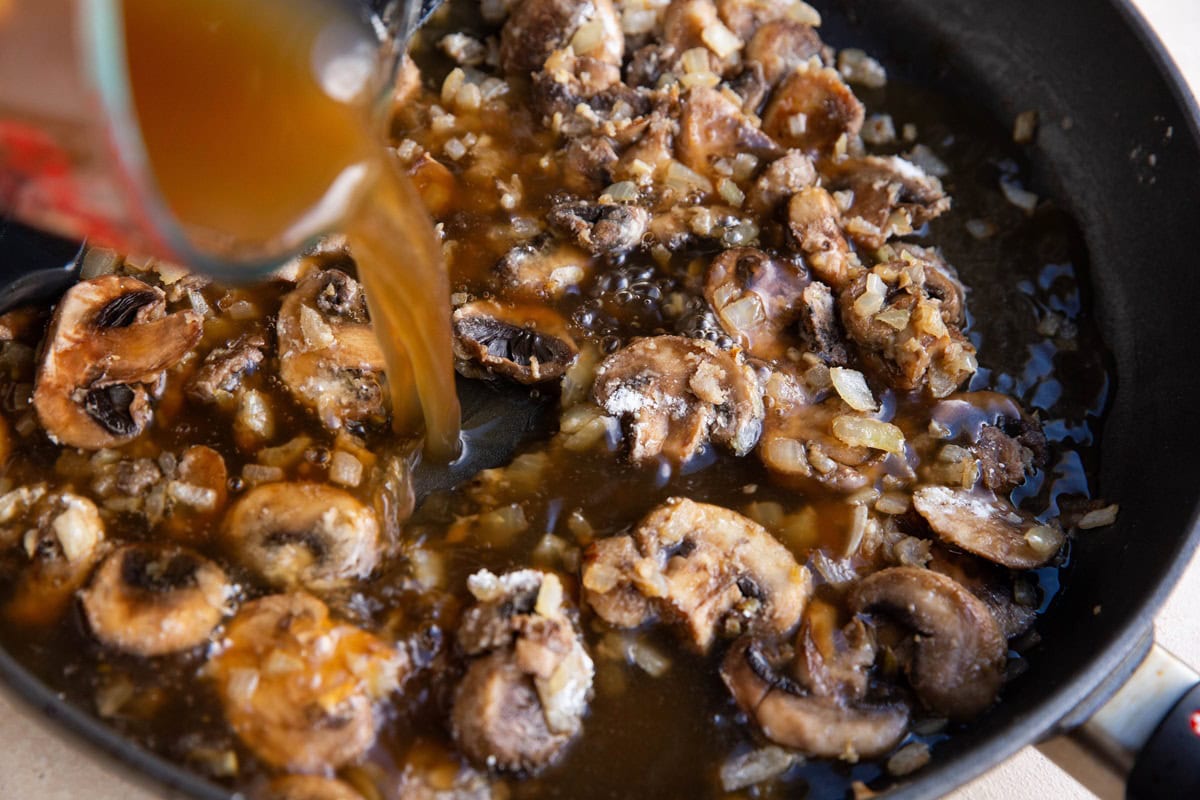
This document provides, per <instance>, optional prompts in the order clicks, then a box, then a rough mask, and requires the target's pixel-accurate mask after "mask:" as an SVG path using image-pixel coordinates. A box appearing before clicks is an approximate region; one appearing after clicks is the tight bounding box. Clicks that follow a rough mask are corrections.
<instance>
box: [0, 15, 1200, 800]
mask: <svg viewBox="0 0 1200 800" xmlns="http://www.w3.org/2000/svg"><path fill="white" fill-rule="evenodd" d="M840 5H841V6H842V10H843V11H844V12H845V19H840V18H839V17H841V15H840V14H837V13H829V14H827V17H828V27H829V33H828V38H829V39H830V40H831V41H835V42H837V43H839V44H841V45H849V44H862V45H863V46H865V47H866V48H867V49H868V50H869V51H871V52H873V53H875V54H878V55H880V56H881V57H883V59H884V60H885V61H886V62H887V63H888V64H889V65H893V67H894V68H896V69H898V70H899V71H901V72H908V73H909V74H910V75H911V76H912V77H915V78H916V79H918V80H919V81H920V82H922V83H926V84H931V85H933V86H935V87H936V88H938V89H939V90H940V91H942V92H945V93H947V94H949V95H951V96H961V97H969V98H970V102H971V103H973V104H978V103H980V102H981V101H982V102H983V103H985V104H987V105H988V106H989V109H990V111H991V112H992V113H993V114H994V116H995V117H996V118H997V119H999V120H1000V121H1001V122H1003V123H1005V124H1006V123H1007V122H1009V121H1011V119H1012V117H1013V116H1014V115H1015V114H1016V113H1017V112H1019V111H1022V110H1025V109H1028V108H1036V109H1038V110H1039V111H1040V113H1041V117H1042V120H1043V124H1042V126H1041V129H1040V130H1041V132H1040V134H1039V140H1038V147H1037V148H1036V149H1035V151H1034V155H1033V162H1034V163H1033V166H1034V170H1035V172H1034V176H1035V180H1034V186H1035V188H1037V187H1039V186H1040V187H1041V188H1043V189H1045V190H1048V191H1049V193H1051V194H1053V195H1055V196H1056V197H1057V198H1058V200H1059V201H1060V202H1061V203H1062V204H1064V205H1066V206H1067V207H1068V208H1069V209H1070V210H1071V211H1072V212H1073V213H1074V215H1075V216H1076V218H1077V219H1078V220H1079V221H1080V223H1081V226H1082V228H1083V230H1084V234H1085V238H1086V242H1087V246H1088V250H1089V253H1090V261H1091V277H1092V281H1093V288H1094V293H1095V297H1094V299H1093V303H1092V307H1093V308H1094V309H1095V311H1096V313H1097V315H1098V317H1099V320H1100V324H1101V327H1102V329H1103V330H1104V331H1105V336H1106V339H1107V344H1108V347H1109V349H1110V350H1111V351H1112V353H1113V355H1114V357H1115V361H1116V365H1115V368H1116V374H1117V375H1118V384H1117V386H1116V387H1115V393H1114V395H1113V403H1112V406H1111V410H1110V413H1109V417H1108V421H1107V425H1106V430H1105V434H1104V440H1103V442H1104V448H1103V452H1102V465H1101V482H1100V485H1099V487H1098V493H1099V494H1100V495H1101V496H1104V497H1106V498H1109V499H1111V500H1114V501H1117V502H1119V503H1121V506H1122V513H1121V518H1120V521H1119V523H1118V525H1117V526H1116V527H1115V528H1113V529H1110V530H1107V531H1104V532H1098V533H1093V534H1092V535H1090V536H1088V537H1087V538H1086V539H1084V540H1083V541H1081V542H1080V543H1079V544H1078V546H1077V547H1076V549H1075V551H1074V557H1073V560H1074V566H1073V567H1072V568H1071V574H1070V576H1069V580H1068V581H1067V588H1066V589H1065V590H1064V591H1063V592H1062V594H1061V595H1060V597H1059V600H1058V601H1057V602H1056V604H1055V605H1054V607H1053V608H1052V610H1051V612H1050V613H1049V614H1048V615H1047V616H1046V617H1045V618H1044V619H1043V621H1042V623H1041V626H1040V630H1041V632H1042V635H1043V637H1044V639H1045V640H1046V642H1047V643H1048V645H1047V646H1046V647H1045V648H1044V649H1043V652H1042V653H1041V654H1040V655H1039V657H1038V658H1036V659H1034V661H1033V665H1032V668H1031V670H1030V672H1029V673H1027V674H1026V676H1025V677H1024V678H1023V679H1022V680H1021V681H1020V682H1018V683H1017V684H1014V686H1013V687H1012V688H1010V690H1009V691H1007V692H1006V699H1005V702H1004V703H1003V704H1001V705H1000V706H999V707H998V708H997V709H995V710H994V711H993V712H991V713H990V715H988V716H987V717H986V718H985V719H983V720H981V721H980V722H979V723H978V724H977V725H975V726H973V728H972V730H971V731H969V732H966V733H963V734H960V735H959V736H957V737H955V738H954V739H952V740H951V741H950V742H948V743H946V744H945V745H943V746H941V747H940V748H939V751H938V758H937V759H936V760H935V762H934V763H933V764H931V765H930V767H928V768H927V769H926V770H924V771H923V772H922V773H921V776H920V779H919V780H914V781H912V782H911V783H910V784H908V785H907V786H902V787H899V788H898V790H897V791H896V792H894V793H893V795H894V796H935V795H938V794H941V793H943V792H945V791H947V790H948V789H950V788H951V787H953V786H955V785H958V784H960V783H962V782H963V781H965V780H967V779H969V778H970V777H972V776H974V775H975V774H977V773H979V772H981V771H983V770H984V769H986V768H987V767H988V766H991V765H992V764H994V763H996V762H998V761H999V760H1001V759H1003V758H1005V757H1007V756H1008V755H1010V754H1011V753H1012V752H1014V751H1015V750H1017V749H1018V748H1019V747H1020V746H1022V745H1023V744H1024V743H1026V742H1028V741H1030V740H1032V739H1034V738H1036V737H1037V736H1039V735H1041V734H1042V733H1044V732H1046V731H1048V730H1050V729H1052V728H1053V727H1054V726H1055V724H1056V722H1057V721H1058V720H1059V719H1060V718H1061V717H1063V716H1064V715H1067V714H1068V712H1070V711H1071V710H1072V709H1073V708H1074V707H1075V706H1076V705H1078V704H1079V703H1080V702H1081V701H1083V700H1085V698H1086V697H1087V696H1088V694H1089V693H1090V692H1091V691H1092V690H1093V689H1094V688H1095V687H1096V686H1097V685H1098V684H1099V683H1100V682H1101V680H1102V679H1103V678H1104V677H1105V676H1106V675H1107V674H1108V673H1110V672H1113V671H1114V670H1119V668H1120V664H1121V662H1122V660H1123V659H1124V657H1125V656H1126V655H1127V654H1128V653H1129V652H1130V651H1131V650H1132V649H1133V648H1134V647H1136V645H1137V644H1138V643H1139V642H1141V641H1142V638H1143V635H1144V632H1145V631H1146V629H1147V626H1148V624H1149V619H1150V616H1151V615H1152V613H1153V611H1154V609H1156V608H1157V606H1158V604H1159V603H1160V602H1161V600H1162V598H1163V596H1164V595H1165V593H1166V591H1167V590H1168V589H1169V586H1170V584H1171V583H1172V582H1173V578H1174V577H1175V575H1177V573H1178V570H1179V569H1181V568H1182V566H1183V563H1184V561H1186V556H1187V554H1188V553H1190V551H1191V549H1192V546H1193V545H1194V543H1195V536H1194V535H1191V536H1189V535H1188V532H1189V531H1192V522H1193V515H1194V506H1195V489H1194V487H1196V486H1200V466H1197V465H1195V464H1193V463H1190V462H1189V460H1188V456H1189V455H1190V454H1191V453H1193V452H1195V451H1196V450H1197V446H1198V445H1200V431H1198V430H1197V429H1196V427H1195V426H1194V425H1189V424H1188V422H1189V419H1190V418H1189V414H1190V413H1191V412H1190V407H1189V403H1188V401H1189V400H1190V399H1191V398H1192V397H1193V396H1194V390H1195V389H1196V388H1198V387H1200V378H1197V377H1196V376H1195V375H1194V374H1190V373H1189V371H1188V367H1189V358H1188V355H1189V343H1188V341H1187V339H1186V335H1185V333H1184V332H1186V331H1188V330H1189V329H1190V326H1189V325H1188V323H1189V322H1190V320H1191V315H1190V309H1191V307H1192V306H1195V305H1197V301H1200V297H1196V295H1197V294H1198V293H1200V289H1198V288H1197V287H1196V286H1195V284H1194V283H1192V282H1189V280H1188V278H1189V274H1188V272H1189V269H1190V266H1191V263H1190V258H1189V256H1190V255H1191V253H1190V250H1191V248H1189V247H1188V244H1190V242H1189V237H1188V234H1189V233H1190V231H1189V223H1191V226H1190V227H1192V228H1197V227H1200V226H1198V223H1200V213H1198V212H1197V211H1196V210H1195V209H1196V204H1195V203H1194V201H1193V194H1194V193H1195V191H1196V187H1198V186H1200V146H1198V143H1197V130H1196V113H1195V108H1194V105H1191V106H1189V104H1188V101H1186V100H1184V99H1183V97H1182V96H1181V95H1180V94H1179V92H1178V90H1177V89H1176V88H1173V86H1172V84H1171V80H1172V78H1171V77H1170V76H1169V74H1168V72H1169V70H1168V69H1167V68H1166V67H1165V66H1164V61H1163V58H1162V56H1161V54H1160V52H1159V51H1158V50H1157V49H1156V47H1157V46H1156V45H1154V44H1152V43H1151V44H1147V42H1150V40H1149V38H1148V37H1147V35H1146V34H1145V32H1144V29H1143V28H1141V27H1140V26H1141V23H1140V22H1139V21H1137V20H1136V19H1134V17H1133V16H1132V14H1131V12H1129V11H1128V9H1127V8H1125V7H1124V6H1119V7H1115V6H1113V5H1109V4H1108V3H1104V2H1099V1H1097V2H1091V3H1088V4H1087V5H1088V9H1087V11H1086V12H1083V11H1081V10H1080V9H1079V8H1078V7H1075V4H1072V7H1071V8H1067V7H1065V4H1054V5H1052V6H1051V7H1049V8H1044V7H1042V4H1040V3H1037V2H1034V1H1033V0H1020V2H1011V3H1006V4H994V3H992V4H989V3H982V2H972V3H963V2H961V0H960V2H954V1H953V0H905V1H901V2H897V1H896V0H892V1H891V2H888V1H887V0H843V1H842V2H841V4H840ZM1175 85H1176V86H1177V85H1178V81H1177V79H1175ZM1065 117H1070V118H1071V120H1072V122H1073V125H1072V126H1071V128H1070V130H1064V129H1063V127H1062V126H1061V125H1060V124H1057V123H1058V122H1059V121H1061V120H1062V119H1063V118H1065ZM1168 130H1170V134H1168ZM1151 154H1153V155H1154V156H1155V158H1156V161H1155V163H1154V164H1153V165H1151V164H1150V163H1149V161H1148V158H1149V156H1150V155H1151ZM1172 337H1173V338H1172ZM1193 533H1194V532H1193ZM1118 576H1119V577H1118ZM1096 606H1099V607H1100V613H1099V614H1098V615H1093V613H1092V612H1093V609H1094V608H1095V607H1096ZM0 672H3V673H5V674H6V676H7V677H9V678H10V681H11V682H13V683H14V684H15V686H16V688H17V689H18V691H19V692H21V693H22V694H23V695H25V696H26V697H27V698H30V699H32V700H34V702H36V703H37V704H38V705H40V706H42V707H43V708H46V709H48V710H49V711H51V713H53V714H55V715H56V716H60V717H62V718H64V719H65V720H66V721H67V722H68V724H69V725H70V726H71V727H73V728H75V729H76V730H78V731H80V732H83V733H84V734H85V735H87V736H88V737H89V738H90V739H92V740H93V741H94V742H96V743H99V744H101V745H102V746H103V747H104V748H105V749H106V750H108V751H110V752H113V753H116V754H117V755H119V756H121V757H122V758H124V759H126V760H128V761H131V762H133V764H134V765H135V766H136V767H138V768H139V769H141V770H143V771H145V772H147V773H148V774H150V775H151V776H152V777H154V778H157V779H159V780H163V781H165V782H167V783H168V784H170V785H173V786H175V787H177V788H179V789H182V790H184V791H186V792H187V793H189V794H192V795H194V796H197V797H223V796H225V793H224V792H223V791H221V790H218V789H216V788H215V787H213V786H211V785H209V784H206V783H203V782H201V781H200V780H199V779H197V778H196V777H195V776H193V775H191V774H189V773H186V772H183V771H182V770H180V769H179V768H177V767H175V766H173V765H170V764H168V763H166V762H163V761H161V760H159V759H157V758H156V757H154V756H149V755H147V754H145V753H144V752H142V751H140V750H138V749H136V748H134V747H133V746H132V745H129V744H128V743H126V742H124V741H123V740H121V739H119V738H116V737H115V736H114V735H113V734H112V733H110V732H109V731H108V730H107V729H106V728H104V727H103V726H101V725H99V724H98V723H96V722H94V721H93V720H91V718H90V717H87V716H86V715H84V714H82V713H81V712H79V711H77V710H76V709H74V708H66V707H64V706H63V705H62V704H61V703H60V702H58V701H57V700H56V699H55V698H54V696H53V695H52V694H51V693H50V692H49V691H47V690H46V689H45V688H44V687H42V686H40V685H39V684H36V683H34V682H33V681H32V680H31V679H30V678H29V677H28V676H27V675H26V674H25V673H24V672H23V670H21V669H20V668H19V667H17V666H16V665H15V664H14V663H13V662H11V661H10V660H9V659H8V656H7V654H4V653H0Z"/></svg>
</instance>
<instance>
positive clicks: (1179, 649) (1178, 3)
mask: <svg viewBox="0 0 1200 800" xmlns="http://www.w3.org/2000/svg"><path fill="white" fill-rule="evenodd" d="M1134 4H1135V5H1136V6H1138V7H1139V8H1140V9H1141V11H1142V12H1143V13H1144V14H1145V16H1146V17H1147V19H1149V20H1150V23H1151V24H1152V25H1153V27H1154V28H1155V30H1156V31H1157V32H1158V33H1159V35H1160V36H1161V38H1162V39H1163V41H1164V42H1165V43H1166V45H1167V48H1168V49H1169V50H1170V51H1171V53H1172V55H1173V56H1174V58H1175V60H1176V63H1177V64H1178V65H1179V67H1180V69H1181V70H1182V71H1183V73H1184V75H1185V76H1186V77H1187V78H1188V80H1189V82H1190V83H1191V86H1192V87H1193V91H1196V92H1197V93H1198V94H1200V47H1198V46H1197V43H1200V1H1198V0H1135V3H1134ZM1198 189H1200V187H1198ZM1198 606H1200V558H1197V559H1193V561H1192V563H1191V564H1190V565H1189V567H1188V569H1187V571H1186V572H1185V573H1184V575H1183V579H1182V580H1181V581H1180V583H1179V585H1178V587H1177V588H1176V589H1175V591H1174V593H1173V594H1172V595H1171V597H1170V599H1169V600H1168V601H1167V603H1166V605H1165V606H1164V608H1163V610H1162V612H1161V613H1160V614H1159V616H1158V618H1157V629H1158V640H1159V643H1160V644H1162V645H1164V646H1165V647H1166V648H1167V649H1168V650H1170V651H1172V652H1173V653H1175V654H1176V655H1177V656H1179V657H1180V658H1182V659H1183V660H1184V661H1186V662H1187V663H1189V664H1190V665H1191V666H1192V667H1193V668H1195V669H1198V670H1200V614H1197V613H1196V608H1197V607H1198ZM162 796H163V793H161V792H157V791H150V790H147V789H146V788H145V787H144V786H142V785H141V784H134V783H131V782H130V781H129V780H128V779H127V778H125V777H123V776H122V774H121V773H120V772H119V771H117V770H116V769H114V767H113V765H112V764H110V763H108V762H107V761H103V760H98V759H94V758H92V757H90V756H87V755H83V754H81V751H80V750H79V749H77V748H75V747H74V742H73V741H67V740H64V738H63V736H62V734H61V732H60V731H59V730H58V728H56V727H55V726H54V725H52V724H50V723H49V722H47V721H46V720H45V719H43V718H41V717H40V716H39V715H38V714H36V713H33V712H31V711H30V710H29V709H27V708H25V707H24V706H23V705H16V706H14V705H13V704H12V703H10V702H9V701H8V700H7V699H6V698H5V697H4V696H3V695H0V800H17V798H20V799H21V800H75V799H76V798H88V800H154V798H158V797H162ZM951 797H952V798H953V800H993V799H994V800H1025V799H1026V798H1027V799H1028V800H1035V798H1036V799H1037V800H1041V798H1046V797H1053V798H1056V800H1083V799H1084V798H1092V797H1095V795H1093V794H1092V793H1091V792H1089V791H1087V790H1086V789H1084V788H1083V787H1082V786H1081V785H1079V784H1078V783H1076V782H1075V781H1074V780H1073V779H1072V778H1071V777H1070V776H1069V775H1067V774H1066V773H1065V772H1063V771H1062V770H1060V769H1059V768H1058V767H1057V766H1055V765H1054V764H1053V763H1052V762H1050V761H1049V760H1048V759H1047V758H1046V757H1045V756H1043V755H1042V754H1041V753H1040V752H1039V751H1038V750H1036V749H1034V748H1033V747H1026V748H1025V749H1024V750H1021V751H1020V752H1019V753H1017V755H1016V756H1014V757H1013V758H1011V759H1010V760H1009V761H1007V762H1005V763H1004V764H1001V765H1000V766H998V767H996V768H995V769H993V770H992V771H991V772H988V773H987V774H985V775H984V776H982V777H980V778H979V779H977V780H975V781H974V782H972V783H970V784H968V785H967V786H965V787H963V788H962V789H960V790H958V791H957V792H955V793H954V794H953V795H952V796H951Z"/></svg>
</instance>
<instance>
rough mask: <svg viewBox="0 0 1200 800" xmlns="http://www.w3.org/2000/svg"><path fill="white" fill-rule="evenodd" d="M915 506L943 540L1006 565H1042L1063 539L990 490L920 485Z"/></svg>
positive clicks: (914, 502) (1030, 566) (1059, 531)
mask: <svg viewBox="0 0 1200 800" xmlns="http://www.w3.org/2000/svg"><path fill="white" fill-rule="evenodd" d="M913 508H915V509H916V510H917V513H919V514H920V515H921V516H922V517H924V518H925V521H926V522H928V523H929V527H930V528H932V529H933V532H934V533H936V534H937V535H938V538H940V539H941V540H942V541H944V542H946V543H947V544H951V545H954V546H955V547H960V548H962V549H963V550H966V551H967V552H969V553H974V554H975V555H977V556H981V557H983V558H986V559H987V560H988V561H993V562H995V563H997V564H1001V565H1003V566H1005V567H1008V568H1009V569H1033V568H1035V567H1041V566H1044V565H1045V564H1047V563H1048V562H1049V561H1050V559H1052V558H1054V556H1055V555H1056V554H1057V553H1058V551H1059V549H1060V548H1061V547H1062V545H1063V542H1064V541H1066V537H1065V536H1063V533H1062V531H1061V530H1059V529H1058V528H1057V527H1055V526H1053V525H1042V524H1040V523H1039V522H1038V521H1037V520H1036V519H1034V518H1033V517H1032V516H1031V515H1030V514H1028V513H1026V512H1024V511H1022V510H1020V509H1019V508H1016V507H1015V506H1013V505H1012V504H1011V503H1009V502H1008V501H1006V500H1002V499H1000V498H998V497H996V496H995V495H993V494H992V493H991V492H985V491H972V490H970V489H952V488H950V487H948V486H923V487H921V488H920V489H918V490H917V491H915V492H913Z"/></svg>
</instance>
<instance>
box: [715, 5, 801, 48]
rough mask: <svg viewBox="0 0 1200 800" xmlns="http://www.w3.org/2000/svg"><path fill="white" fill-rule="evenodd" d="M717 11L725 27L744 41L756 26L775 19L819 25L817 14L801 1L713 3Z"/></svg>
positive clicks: (748, 38)
mask: <svg viewBox="0 0 1200 800" xmlns="http://www.w3.org/2000/svg"><path fill="white" fill-rule="evenodd" d="M717 11H718V12H719V13H720V15H721V19H722V20H724V22H725V24H726V25H728V26H729V27H730V29H731V30H733V32H734V33H736V34H737V35H738V36H740V37H741V38H742V39H744V40H746V41H749V40H750V39H752V38H753V37H754V33H755V31H757V30H758V29H759V28H760V27H762V26H763V25H766V24H767V23H769V22H775V21H776V20H785V19H786V20H794V21H796V22H802V23H804V24H806V25H812V26H817V25H820V24H821V17H820V15H819V14H817V12H816V10H815V9H814V8H813V7H812V6H810V5H808V3H805V2H803V0H717Z"/></svg>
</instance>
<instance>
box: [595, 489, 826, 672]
mask: <svg viewBox="0 0 1200 800" xmlns="http://www.w3.org/2000/svg"><path fill="white" fill-rule="evenodd" d="M582 581H583V588H584V596H585V599H586V600H587V602H588V604H589V605H590V606H591V607H592V609H593V610H594V611H596V613H597V614H599V615H600V616H601V617H602V618H603V619H604V620H605V621H607V622H609V623H610V624H613V625H617V626H619V627H634V626H636V625H640V624H642V623H643V622H646V621H647V620H648V619H649V618H650V617H651V615H652V614H654V613H657V614H659V615H660V616H662V617H663V618H664V619H665V620H667V621H669V622H679V623H682V624H683V625H684V626H685V628H686V630H687V633H688V636H689V638H690V639H691V641H692V643H693V644H694V645H695V646H696V647H697V648H699V649H700V650H702V651H703V650H707V649H708V648H709V647H710V646H711V645H712V642H713V640H714V639H715V638H716V637H717V635H718V634H719V633H720V632H721V631H720V630H719V628H720V626H721V624H722V623H725V624H726V625H727V626H730V627H734V628H735V629H741V630H755V631H762V632H768V633H771V634H775V635H782V634H785V633H787V632H788V631H790V630H791V629H792V628H794V627H795V626H796V623H797V622H798V621H799V619H800V613H801V611H803V609H804V604H805V603H806V602H807V601H808V597H809V594H810V593H811V591H812V577H811V576H810V575H809V572H808V570H807V569H806V568H804V567H803V566H801V565H800V564H797V563H796V560H795V559H794V558H793V557H792V554H791V553H790V552H789V551H788V550H787V548H786V547H784V546H783V545H782V544H780V543H779V542H778V541H777V540H776V539H775V538H774V537H773V536H771V534H770V533H768V532H767V531H766V529H765V528H763V527H762V526H761V525H759V524H758V523H756V522H754V521H752V520H750V519H747V518H746V517H743V516H742V515H741V514H738V513H737V512H735V511H731V510H729V509H727V508H722V507H720V506H714V505H709V504H707V503H696V502H693V501H691V500H688V499H686V498H671V499H670V500H668V501H667V502H665V503H664V504H663V505H661V506H659V507H658V508H656V509H655V510H654V511H651V512H650V513H649V514H648V515H647V516H646V517H645V518H644V519H643V520H642V521H641V522H640V523H638V526H637V528H636V529H635V530H634V532H633V533H632V534H631V535H629V536H617V537H613V538H610V539H602V540H600V541H599V542H596V543H595V544H593V545H592V546H591V547H589V548H588V550H587V552H586V554H585V556H584V569H583V578H582Z"/></svg>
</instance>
